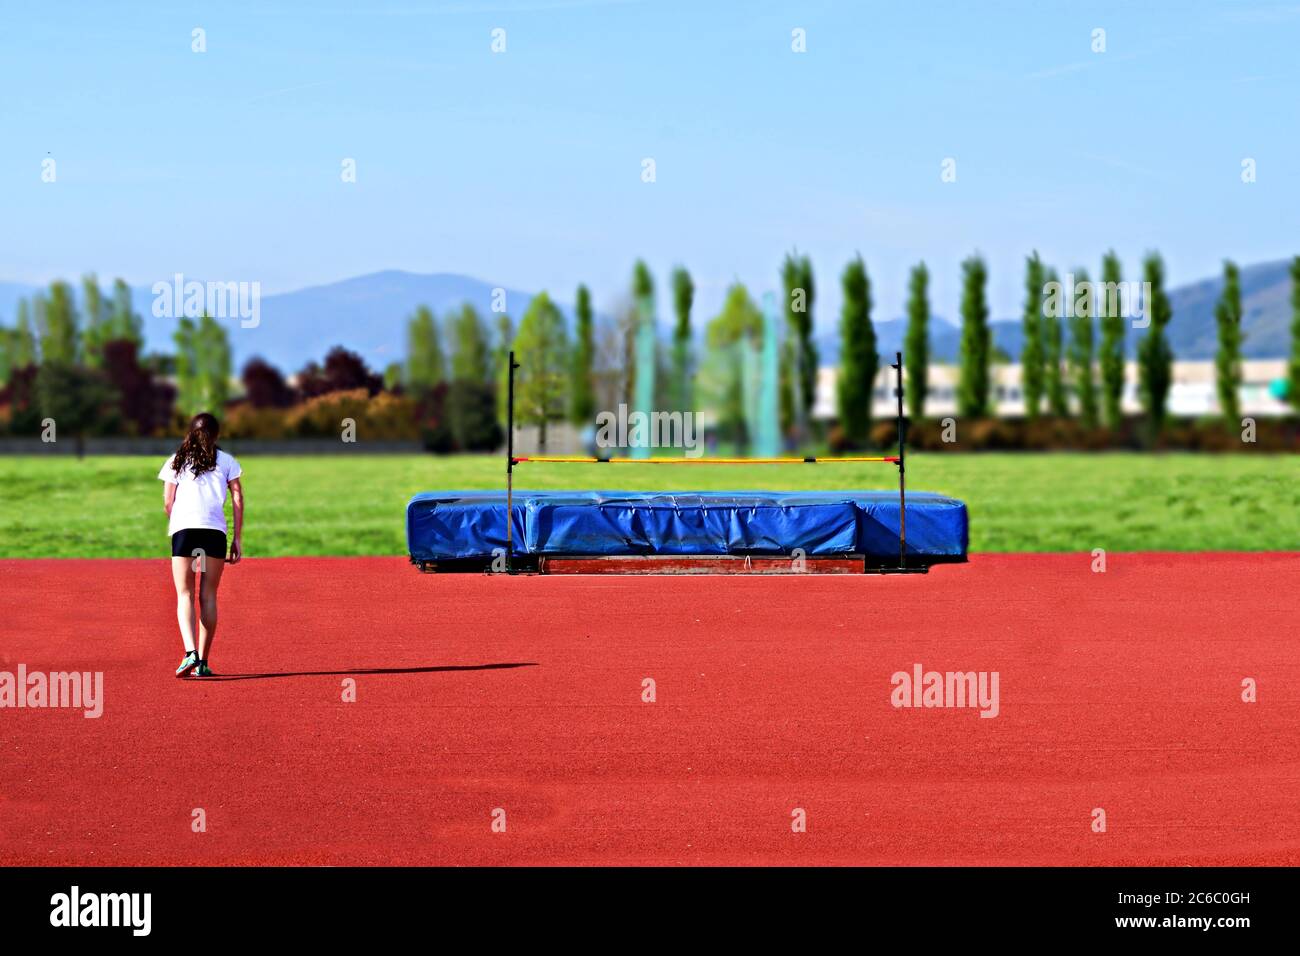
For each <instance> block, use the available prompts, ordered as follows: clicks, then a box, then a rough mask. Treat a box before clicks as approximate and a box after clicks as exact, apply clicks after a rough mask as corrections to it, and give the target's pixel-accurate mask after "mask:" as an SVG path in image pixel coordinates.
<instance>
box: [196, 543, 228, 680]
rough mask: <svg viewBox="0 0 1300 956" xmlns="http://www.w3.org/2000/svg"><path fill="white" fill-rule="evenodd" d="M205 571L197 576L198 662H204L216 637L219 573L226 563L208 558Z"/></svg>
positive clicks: (218, 559) (219, 559)
mask: <svg viewBox="0 0 1300 956" xmlns="http://www.w3.org/2000/svg"><path fill="white" fill-rule="evenodd" d="M205 565H206V570H204V572H203V574H202V575H200V576H199V660H201V661H206V660H207V659H208V652H209V651H210V650H211V649H212V639H213V638H214V637H216V636H217V588H218V587H220V586H221V572H222V571H224V570H225V567H226V562H225V561H223V560H222V559H221V558H208V559H207V560H206V562H205Z"/></svg>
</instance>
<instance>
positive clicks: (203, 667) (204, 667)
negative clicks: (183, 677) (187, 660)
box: [194, 661, 216, 677]
mask: <svg viewBox="0 0 1300 956" xmlns="http://www.w3.org/2000/svg"><path fill="white" fill-rule="evenodd" d="M194 676H195V677H215V676H216V675H215V674H213V673H212V668H211V667H209V666H208V662H207V661H199V662H198V664H196V665H195V666H194Z"/></svg>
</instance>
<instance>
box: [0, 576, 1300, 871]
mask: <svg viewBox="0 0 1300 956" xmlns="http://www.w3.org/2000/svg"><path fill="white" fill-rule="evenodd" d="M1091 562H1092V558H1091V557H1090V556H1089V555H1048V556H1032V555H1016V556H976V557H975V558H974V559H973V560H972V562H971V564H969V565H966V566H949V567H940V568H937V569H936V570H934V571H933V572H932V573H931V574H929V575H927V576H912V577H892V578H891V577H878V576H862V577H840V576H831V577H812V576H809V577H786V578H744V577H734V578H726V577H676V578H673V577H568V578H558V577H557V578H544V577H520V578H513V579H507V578H503V577H487V576H477V575H446V576H430V575H421V574H419V573H417V572H416V571H415V570H414V569H413V568H411V567H410V566H409V565H407V564H406V563H405V561H403V560H396V559H380V558H372V559H344V558H325V559H262V560H258V559H251V560H248V561H246V562H244V564H242V565H241V566H238V567H234V568H230V569H229V570H228V571H227V572H226V578H225V582H224V584H223V586H222V599H223V600H222V621H221V626H220V631H219V633H218V638H217V643H216V647H215V649H214V653H213V655H212V662H213V665H214V667H215V669H216V670H217V671H218V673H221V674H225V675H229V678H228V679H226V680H220V681H213V682H209V683H203V682H190V681H180V680H177V679H175V678H174V677H172V674H171V672H172V668H173V667H175V665H176V662H177V660H178V659H179V657H180V642H179V639H178V638H177V636H176V633H175V623H174V619H173V607H174V603H173V597H172V592H171V584H170V580H169V577H168V574H169V569H168V566H167V563H166V562H165V561H162V560H158V561H76V562H73V561H7V562H0V670H8V671H15V670H16V669H17V666H18V664H19V663H24V664H26V665H27V667H28V669H29V670H47V671H48V670H68V669H74V668H75V669H78V670H92V671H94V670H99V671H103V672H104V683H105V687H104V696H105V705H104V713H103V716H102V717H101V718H99V719H97V720H93V719H85V718H84V717H83V716H82V715H81V713H80V712H79V711H66V710H63V711H60V710H31V709H24V710H9V709H5V710H0V863H7V864H16V863H35V864H42V863H49V864H55V863H58V864H145V863H160V864H173V863H174V864H183V863H208V864H224V863H306V864H311V863H330V864H347V863H357V864H380V863H396V864H424V863H438V864H449V863H456V864H460V863H469V864H476V863H488V864H500V863H511V864H514V863H534V864H557V863H662V864H676V863H688V864H715V863H717V864H721V863H785V864H811V863H863V864H995V863H996V864H1296V863H1300V690H1298V689H1297V688H1300V652H1298V651H1297V643H1296V634H1297V623H1296V616H1295V610H1296V607H1297V603H1300V598H1297V587H1296V584H1297V581H1298V580H1300V575H1298V574H1297V572H1300V556H1296V555H1263V554H1255V555H1214V554H1187V555H1177V556H1173V555H1119V554H1112V555H1110V556H1109V567H1108V570H1107V571H1106V573H1104V574H1094V573H1092V572H1091V570H1090V564H1091ZM917 662H920V663H921V664H923V665H924V667H925V668H926V669H927V670H929V669H935V670H940V671H946V670H963V671H964V670H988V671H997V672H998V673H999V674H1000V711H1001V712H1000V714H999V716H998V717H997V718H995V719H981V718H980V717H978V716H977V714H976V712H975V711H972V710H954V709H948V710H939V709H929V710H924V709H922V710H913V709H895V708H893V707H892V706H891V704H890V692H891V689H892V688H891V684H890V677H891V675H892V674H893V673H894V672H895V671H900V670H910V669H911V667H912V665H913V664H914V663H917ZM347 677H351V678H354V679H355V681H356V685H357V700H356V702H355V703H344V702H343V701H342V700H341V696H342V683H343V681H344V679H345V678H347ZM1247 677H1250V678H1254V679H1255V680H1256V681H1257V682H1258V688H1259V689H1258V695H1259V699H1258V702H1257V703H1253V704H1252V703H1243V702H1242V699H1241V694H1242V689H1241V683H1242V680H1243V678H1247ZM236 678H237V679H236ZM645 678H653V680H654V681H655V684H656V693H657V700H656V702H655V703H643V702H642V699H641V698H642V681H643V679H645ZM1097 807H1100V808H1103V809H1104V810H1105V811H1106V814H1107V831H1106V832H1105V833H1094V832H1092V830H1091V827H1090V824H1091V823H1092V811H1093V809H1094V808H1097ZM195 808H202V809H203V810H204V811H205V812H206V818H207V832H206V833H194V832H192V831H191V819H192V816H191V814H192V812H193V811H194V809H195ZM495 808H503V809H504V810H505V811H506V832H504V833H494V832H493V831H492V827H491V823H492V813H493V810H494V809H495ZM795 808H802V809H803V810H805V811H806V815H807V832H805V833H794V832H792V828H791V820H792V816H791V814H792V811H793V810H794V809H795Z"/></svg>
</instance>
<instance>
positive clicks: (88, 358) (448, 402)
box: [0, 252, 1300, 451]
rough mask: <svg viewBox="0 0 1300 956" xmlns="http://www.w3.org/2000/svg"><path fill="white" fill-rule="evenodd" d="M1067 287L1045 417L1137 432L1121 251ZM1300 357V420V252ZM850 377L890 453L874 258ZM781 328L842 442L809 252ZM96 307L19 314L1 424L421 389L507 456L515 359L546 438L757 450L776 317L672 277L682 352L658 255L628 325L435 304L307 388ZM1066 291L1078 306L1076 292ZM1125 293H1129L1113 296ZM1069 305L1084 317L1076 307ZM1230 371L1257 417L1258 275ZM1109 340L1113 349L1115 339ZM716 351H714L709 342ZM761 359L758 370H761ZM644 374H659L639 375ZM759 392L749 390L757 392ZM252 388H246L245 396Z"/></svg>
mask: <svg viewBox="0 0 1300 956" xmlns="http://www.w3.org/2000/svg"><path fill="white" fill-rule="evenodd" d="M961 273H962V285H961V297H960V304H959V317H960V329H961V339H960V368H959V379H958V385H957V407H958V414H959V415H961V416H963V417H969V418H980V417H986V416H989V415H990V414H991V413H992V411H993V376H992V365H993V363H994V362H995V361H998V360H1002V361H1009V360H1010V357H1009V356H997V355H995V354H994V347H993V342H992V335H991V329H990V325H989V306H988V297H987V285H988V269H987V266H986V264H985V262H984V260H983V258H982V257H981V256H979V255H978V254H976V255H972V256H971V257H969V258H968V259H966V260H965V261H964V262H963V263H962V264H961ZM1070 275H1071V276H1072V277H1073V282H1072V284H1069V285H1068V286H1063V285H1062V283H1061V277H1060V276H1059V275H1058V273H1057V271H1056V270H1055V269H1053V268H1051V267H1049V266H1048V265H1046V264H1045V263H1043V262H1042V260H1041V259H1040V258H1039V256H1038V255H1037V253H1033V254H1031V255H1030V256H1028V257H1027V258H1026V261H1025V298H1024V306H1023V314H1022V332H1023V347H1022V352H1021V355H1020V362H1021V388H1022V392H1023V400H1024V409H1025V416H1026V417H1027V418H1028V419H1030V420H1036V419H1038V418H1040V417H1042V416H1049V417H1058V418H1064V417H1075V418H1077V419H1078V420H1079V421H1080V422H1081V423H1082V424H1084V425H1085V426H1088V427H1094V426H1098V425H1104V426H1106V427H1108V428H1115V427H1118V426H1119V425H1120V423H1121V421H1122V412H1121V399H1122V395H1123V390H1124V385H1125V373H1124V369H1125V354H1126V337H1127V335H1128V330H1129V323H1130V322H1131V320H1132V316H1125V315H1123V314H1122V311H1121V309H1119V308H1117V303H1118V299H1117V298H1116V297H1115V295H1114V292H1113V290H1115V289H1117V288H1120V287H1121V286H1122V285H1123V278H1122V269H1121V264H1120V260H1119V257H1118V256H1117V255H1116V254H1115V253H1114V252H1108V253H1107V254H1106V255H1105V256H1104V257H1103V258H1102V261H1101V269H1100V284H1098V285H1094V284H1093V283H1092V282H1091V281H1090V279H1089V275H1088V273H1087V272H1086V271H1085V270H1083V269H1075V270H1074V271H1073V273H1071V274H1070ZM929 277H930V274H929V271H928V269H927V267H926V265H925V263H923V262H922V263H918V264H917V265H916V266H914V267H913V268H912V269H911V271H910V275H909V277H908V284H907V299H906V308H905V313H906V331H905V339H904V360H905V368H906V375H907V381H908V387H907V391H906V395H907V403H908V414H909V415H910V416H911V417H912V418H913V419H921V418H923V417H924V413H925V404H926V399H927V393H928V391H929V372H928V369H929V365H930V361H931V356H930V350H929V332H930V328H929V326H930V320H931V308H930V295H929ZM1141 277H1142V278H1141V282H1142V283H1143V286H1142V287H1143V288H1144V289H1145V290H1146V292H1145V294H1144V296H1143V299H1142V302H1141V306H1142V309H1143V325H1144V328H1143V331H1142V334H1141V336H1140V338H1138V339H1137V345H1136V365H1137V370H1138V382H1137V384H1138V393H1139V396H1140V400H1141V404H1142V408H1143V411H1144V416H1145V418H1146V420H1147V422H1148V424H1149V426H1150V427H1151V429H1152V431H1153V433H1158V431H1159V429H1160V428H1161V427H1162V425H1163V424H1164V421H1165V419H1166V417H1167V405H1168V395H1169V390H1170V387H1171V385H1172V377H1173V376H1172V367H1173V361H1174V356H1173V350H1172V348H1171V346H1170V344H1169V339H1168V326H1169V323H1170V321H1172V318H1173V312H1172V307H1171V305H1170V302H1169V298H1168V296H1167V294H1166V293H1165V289H1164V281H1165V270H1164V263H1163V260H1162V259H1161V257H1160V256H1159V255H1158V254H1156V253H1151V254H1149V255H1147V256H1146V257H1145V259H1144V260H1143V263H1142V270H1141ZM1291 278H1292V300H1291V302H1292V309H1293V315H1294V318H1293V322H1292V329H1291V331H1292V339H1293V349H1292V355H1291V359H1290V363H1289V366H1288V379H1289V391H1288V398H1289V400H1290V401H1291V402H1292V403H1293V404H1294V405H1295V406H1296V407H1297V408H1300V256H1298V257H1296V258H1295V260H1294V261H1293V263H1292V267H1291ZM839 281H840V286H841V291H842V305H841V309H840V316H839V328H838V332H839V340H840V364H839V374H838V377H837V388H836V394H835V401H836V409H837V422H836V424H835V428H834V430H835V434H834V443H835V444H836V445H837V446H839V447H865V446H867V445H868V444H869V443H870V441H871V433H872V398H873V395H872V392H873V387H874V383H875V380H876V378H877V373H878V371H879V369H880V367H881V360H880V357H879V356H878V349H877V341H876V333H875V328H874V325H873V320H872V310H873V307H874V302H873V297H872V280H871V277H870V274H869V272H868V269H867V266H866V263H865V262H864V261H863V260H862V258H861V257H860V256H856V257H854V258H853V259H852V260H851V261H850V262H848V263H847V264H846V265H845V267H844V268H843V270H842V272H841V274H840V276H839ZM780 283H781V288H782V293H783V296H782V306H781V308H780V310H779V311H780V316H779V323H778V335H779V342H778V348H779V370H780V374H779V381H778V382H777V383H775V387H776V388H777V390H778V408H779V415H780V427H781V431H782V433H783V435H784V436H785V440H786V443H787V444H788V445H789V446H791V447H800V446H802V445H806V444H808V443H810V442H820V441H824V440H826V439H827V438H828V437H830V436H828V435H827V434H824V433H823V432H822V431H821V430H820V425H819V423H817V422H815V421H814V420H813V414H812V413H813V405H814V402H815V399H816V385H817V370H818V367H819V365H820V356H819V354H818V349H817V344H816V341H815V322H814V306H815V302H816V284H815V278H814V275H813V268H812V263H811V261H810V260H809V258H808V257H807V256H803V255H800V254H798V253H797V252H792V253H790V254H789V255H787V256H786V257H785V259H784V261H783V263H782V267H781V271H780ZM81 285H82V288H81V296H80V298H79V300H78V297H77V296H76V295H75V294H74V290H73V288H72V286H71V285H70V284H69V283H67V282H64V281H55V282H53V283H51V284H50V286H49V287H48V289H46V290H42V291H41V292H40V293H38V294H36V295H34V296H33V297H32V298H31V299H30V300H23V301H21V302H19V304H18V308H17V315H16V316H15V323H14V325H13V326H12V327H9V326H3V325H0V415H7V417H8V430H9V431H10V432H12V433H15V434H35V433H37V432H38V431H39V427H40V423H41V421H43V420H45V419H53V420H55V421H56V422H59V423H62V424H63V426H64V427H65V428H66V429H67V430H68V431H71V432H72V433H74V434H77V435H81V434H83V433H96V432H99V433H127V434H141V435H151V434H158V433H161V432H165V431H167V430H169V429H171V428H174V427H175V425H176V423H177V418H178V416H182V417H183V416H188V415H190V414H192V413H194V412H197V411H200V410H221V409H224V408H226V407H227V406H228V405H230V404H232V403H233V404H240V403H246V404H248V405H250V406H251V407H253V408H258V409H284V408H289V407H291V406H294V405H295V404H297V403H301V402H304V401H308V400H311V399H313V398H316V397H318V396H321V395H325V394H329V393H332V392H336V391H351V390H363V391H364V392H365V393H366V394H368V395H370V396H374V395H376V394H378V393H379V392H381V391H382V392H391V393H396V394H403V395H407V396H410V397H411V399H412V401H413V406H412V407H413V408H414V409H415V412H414V414H415V415H416V417H417V418H418V420H419V423H420V428H421V433H422V434H423V435H424V437H425V439H426V444H428V445H429V446H430V447H433V448H436V449H438V450H473V451H478V450H489V449H492V448H495V447H498V446H499V444H500V441H501V440H502V427H503V424H504V420H505V391H506V389H505V376H506V374H507V365H508V361H507V355H508V353H509V352H510V351H511V350H512V349H513V350H514V351H515V352H516V353H517V355H518V358H519V361H520V363H521V368H520V370H519V373H518V379H517V385H516V420H517V422H518V423H520V424H524V425H532V426H535V427H536V428H537V429H538V432H539V439H540V440H541V442H542V443H545V441H546V438H547V429H548V427H549V426H550V425H552V424H554V423H557V422H560V421H566V420H567V421H569V422H572V423H573V424H574V425H576V426H578V427H580V428H581V427H588V426H590V425H591V424H592V422H593V419H594V416H595V413H596V410H597V409H598V408H612V407H613V406H615V405H616V404H618V403H626V404H628V405H629V406H630V407H634V408H635V407H640V406H642V405H646V404H647V403H648V404H649V406H650V407H651V408H657V409H673V410H680V411H687V410H695V409H697V408H699V407H704V406H707V407H711V408H713V409H714V410H715V411H716V432H717V435H718V437H719V438H720V440H723V441H730V442H734V443H735V444H737V445H739V446H741V447H744V446H745V445H746V444H747V443H748V442H749V440H750V439H751V438H752V436H751V435H750V434H749V430H750V429H751V427H752V422H751V421H750V417H751V416H750V415H748V414H747V413H746V398H745V395H746V388H747V387H748V388H752V387H753V386H752V377H753V368H754V367H755V365H754V364H753V361H754V360H753V356H754V355H755V353H756V352H757V351H758V350H759V349H761V347H762V344H763V339H764V337H765V335H766V324H765V321H764V316H763V312H762V309H761V308H760V306H759V304H758V303H757V302H756V301H755V299H754V297H753V296H752V295H751V294H750V293H749V291H748V289H747V288H746V287H745V286H744V285H743V284H742V283H739V282H736V283H733V284H732V286H731V287H730V288H728V290H727V292H726V295H725V296H724V300H723V305H722V307H721V309H720V311H719V313H718V314H717V315H716V316H714V317H713V318H712V319H710V320H709V321H708V322H707V324H706V325H705V328H704V329H703V330H702V334H700V335H698V336H697V334H696V329H695V327H694V325H693V309H694V302H695V284H694V281H693V279H692V277H691V275H690V273H689V272H688V271H687V270H686V269H685V268H683V267H681V266H678V267H676V268H674V269H673V270H672V272H671V274H670V276H669V281H668V298H669V308H670V309H671V313H672V323H671V326H670V332H669V334H668V336H667V337H666V341H663V340H661V336H660V334H659V326H658V322H657V314H658V313H657V306H656V286H655V281H654V277H653V275H652V274H651V271H650V270H649V268H648V267H647V266H646V265H645V263H644V262H641V261H638V262H637V263H636V264H635V266H634V269H633V273H632V277H631V282H630V284H629V292H628V295H627V296H626V297H625V298H624V299H623V300H621V301H620V302H619V304H618V305H616V306H615V308H614V310H613V315H612V316H601V317H597V315H596V313H595V311H594V308H593V302H592V296H591V292H590V290H589V289H588V288H587V287H586V286H585V285H580V286H579V287H578V288H577V290H576V292H575V296H574V309H573V312H574V315H573V321H572V324H570V323H569V322H568V321H567V320H566V318H565V316H564V314H563V312H562V311H561V309H560V308H559V306H558V305H556V303H555V302H554V301H553V300H552V298H551V296H550V295H549V294H548V293H547V292H542V293H540V294H538V295H537V296H535V297H533V298H532V299H531V300H530V302H529V303H528V306H527V308H526V310H525V311H524V314H523V316H522V318H521V320H520V322H519V324H518V327H517V328H516V326H515V325H514V322H513V320H512V318H511V317H510V315H509V314H508V313H507V312H505V311H501V312H493V313H490V316H491V318H490V319H489V318H485V317H484V315H483V314H482V313H481V312H480V311H479V310H478V309H477V308H475V306H474V305H472V304H470V303H464V304H462V305H461V306H459V307H457V308H454V309H451V310H449V311H448V312H446V314H444V315H443V316H441V317H437V316H435V315H434V313H433V311H432V310H431V309H430V308H428V307H427V306H420V307H419V308H417V309H416V310H415V312H414V313H413V314H412V315H411V316H409V317H408V318H407V320H406V329H405V338H406V343H405V344H406V354H405V357H404V359H403V360H401V361H399V362H394V363H391V364H390V365H389V366H387V367H386V368H385V369H383V370H382V371H375V370H372V369H370V368H369V367H368V366H367V365H366V363H365V361H364V360H363V359H362V358H361V357H360V356H359V355H357V354H356V353H353V352H350V351H348V350H347V349H345V348H343V347H342V346H338V347H336V348H334V349H332V350H331V351H330V352H329V354H328V355H326V356H325V357H324V360H323V363H318V362H316V361H311V362H308V363H307V364H306V365H304V367H303V368H302V369H300V370H299V371H298V372H297V373H296V374H295V375H293V376H291V378H290V379H286V377H285V376H284V375H283V374H282V373H281V371H280V370H278V369H276V368H275V367H274V366H272V365H271V364H270V363H268V362H266V361H264V360H263V359H261V358H257V357H254V358H252V359H250V360H249V361H248V362H246V363H245V365H244V367H243V369H242V371H241V373H240V375H239V376H238V382H239V385H240V386H242V387H241V388H238V389H236V388H235V386H234V383H235V382H236V378H235V376H234V374H233V369H232V366H231V362H232V359H231V348H230V341H229V337H228V333H227V330H226V327H225V326H224V325H223V324H222V323H221V322H219V321H217V320H216V319H213V318H211V317H209V316H207V315H202V316H199V317H198V318H188V317H182V318H180V319H178V320H177V323H176V327H175V330H174V332H173V336H172V344H173V346H174V351H173V352H172V353H171V354H157V353H155V354H148V355H145V354H142V348H143V344H144V343H143V331H142V328H143V327H142V322H141V319H140V316H139V315H138V314H137V313H136V312H135V311H134V309H133V306H132V302H131V291H130V289H129V287H128V286H127V284H126V283H125V282H124V281H122V280H121V279H118V280H116V281H115V282H114V283H113V286H112V290H111V292H109V293H108V294H105V292H104V291H103V290H102V289H101V287H100V285H99V282H98V280H97V279H96V277H95V276H94V275H88V276H86V277H85V278H84V279H83V280H82V284H81ZM1063 288H1064V289H1065V290H1066V293H1067V294H1068V298H1066V299H1063V298H1062V295H1061V294H1060V293H1059V292H1055V291H1052V290H1059V289H1063ZM1107 290H1111V293H1110V294H1107ZM1063 306H1064V307H1063ZM1215 318H1216V326H1217V331H1218V349H1217V354H1216V359H1215V369H1216V381H1217V391H1218V396H1219V406H1220V412H1221V415H1222V417H1223V418H1224V419H1225V420H1226V421H1228V422H1236V421H1238V419H1239V417H1240V404H1239V398H1238V395H1239V389H1240V385H1241V380H1242V379H1241V361H1242V360H1241V347H1242V343H1243V332H1242V318H1243V315H1242V304H1241V283H1240V272H1239V270H1238V268H1237V266H1236V265H1235V264H1234V263H1232V262H1227V263H1225V265H1224V284H1223V290H1222V293H1221V296H1220V299H1219V301H1218V303H1217V307H1216V310H1215ZM1098 337H1099V341H1098ZM701 346H702V347H701ZM747 363H750V364H747ZM638 370H642V371H644V370H652V375H651V376H650V379H649V380H647V381H642V382H640V383H638V382H637V375H638ZM747 383H748V384H747ZM236 392H237V394H236Z"/></svg>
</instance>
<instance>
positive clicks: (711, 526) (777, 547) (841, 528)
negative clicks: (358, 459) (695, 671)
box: [406, 491, 968, 561]
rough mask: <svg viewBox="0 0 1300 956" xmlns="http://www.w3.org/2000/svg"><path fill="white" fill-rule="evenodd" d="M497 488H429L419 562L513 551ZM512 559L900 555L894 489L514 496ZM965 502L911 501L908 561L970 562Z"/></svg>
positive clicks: (419, 530) (412, 517)
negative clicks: (925, 558)
mask: <svg viewBox="0 0 1300 956" xmlns="http://www.w3.org/2000/svg"><path fill="white" fill-rule="evenodd" d="M505 511H506V496H505V493H504V492H500V491H426V492H422V493H421V494H418V495H416V496H415V497H414V498H412V499H411V501H410V503H409V504H408V505H407V506H406V543H407V548H408V550H409V551H410V554H411V558H412V559H413V560H415V561H446V560H452V559H463V558H490V557H491V556H492V553H493V550H494V549H496V548H504V547H505V546H506V524H505ZM510 520H511V522H512V523H513V526H514V527H513V531H512V534H513V536H514V553H515V554H520V555H524V554H532V555H570V556H579V557H605V556H627V555H641V554H663V555H693V554H698V555H723V554H737V555H740V554H750V555H764V554H768V555H788V554H790V553H792V552H793V551H794V549H795V548H802V549H803V551H804V553H805V554H806V555H808V556H809V557H827V556H833V555H843V554H865V555H869V556H876V557H889V556H891V555H892V556H897V554H898V493H897V492H890V491H823V492H806V491H713V492H696V493H692V494H680V493H664V492H642V491H516V492H515V494H514V507H513V508H512V513H511V516H510ZM967 535H968V528H967V517H966V505H965V504H963V503H962V502H960V501H957V500H956V499H953V498H948V497H945V496H943V495H937V494H932V493H930V492H913V493H909V494H908V496H907V553H908V554H909V555H920V556H929V557H932V558H937V559H944V560H954V559H956V560H960V559H962V558H964V557H965V556H966V546H967Z"/></svg>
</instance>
